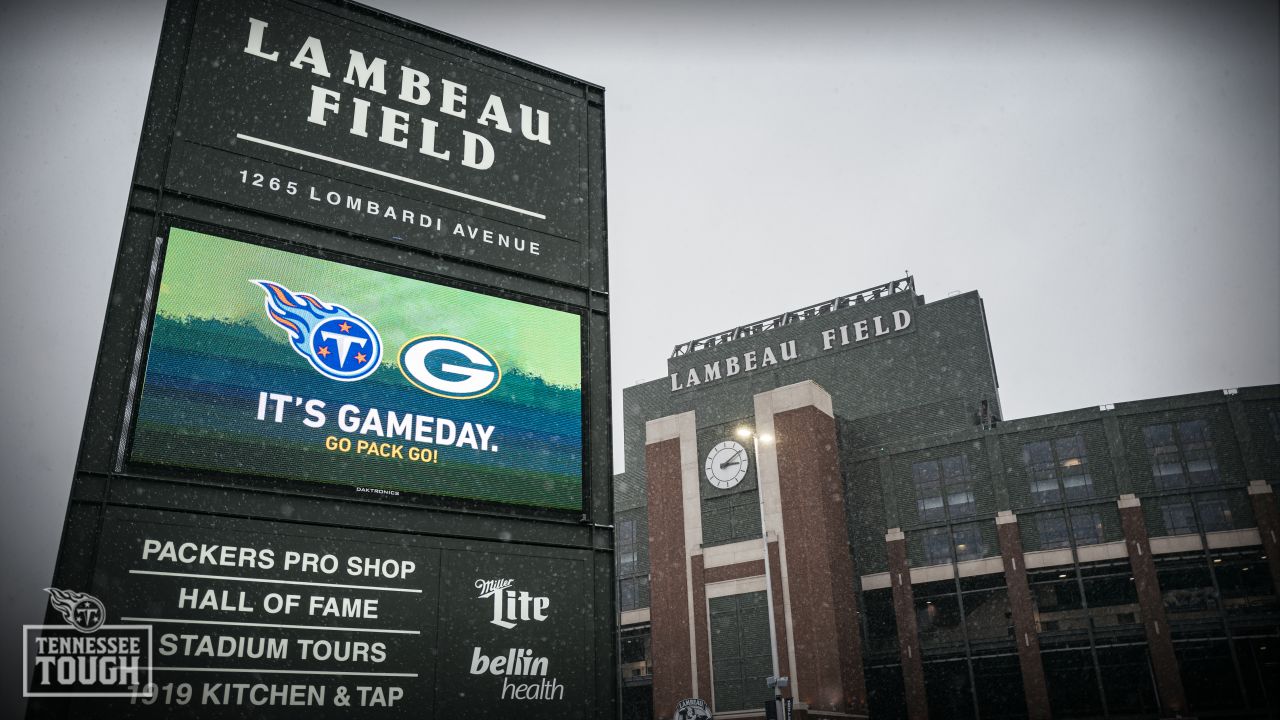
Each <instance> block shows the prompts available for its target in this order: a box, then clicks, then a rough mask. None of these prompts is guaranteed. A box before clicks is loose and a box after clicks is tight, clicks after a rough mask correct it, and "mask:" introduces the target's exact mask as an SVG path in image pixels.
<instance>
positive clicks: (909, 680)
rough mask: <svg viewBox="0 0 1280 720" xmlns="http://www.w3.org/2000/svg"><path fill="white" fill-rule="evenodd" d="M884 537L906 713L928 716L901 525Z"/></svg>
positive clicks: (919, 719)
mask: <svg viewBox="0 0 1280 720" xmlns="http://www.w3.org/2000/svg"><path fill="white" fill-rule="evenodd" d="M884 541H885V552H886V554H887V555H888V557H889V586H890V587H891V588H892V589H893V615H894V617H895V618H896V619H897V621H898V657H899V659H900V660H901V661H902V686H903V689H904V690H905V692H906V697H907V717H908V718H910V719H911V720H927V719H928V717H929V696H928V695H927V694H926V693H925V689H924V663H923V662H922V661H921V659H920V635H919V633H918V632H917V630H916V601H915V596H914V594H913V593H912V592H911V568H910V567H909V566H908V565H907V537H906V535H904V534H903V533H902V530H901V529H900V528H890V529H889V532H888V533H886V534H885V536H884Z"/></svg>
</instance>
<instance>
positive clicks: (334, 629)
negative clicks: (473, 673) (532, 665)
mask: <svg viewBox="0 0 1280 720" xmlns="http://www.w3.org/2000/svg"><path fill="white" fill-rule="evenodd" d="M120 619H121V620H128V621H130V622H139V623H180V624H190V625H235V626H236V627H241V626H243V627H265V628H280V629H284V630H325V631H327V632H364V633H385V634H388V635H421V634H422V631H421V630H395V629H389V628H387V629H384V628H358V627H330V626H328V625H278V624H276V623H255V622H243V621H240V620H189V619H187V618H146V617H122V618H120Z"/></svg>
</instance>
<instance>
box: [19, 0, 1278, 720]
mask: <svg viewBox="0 0 1280 720" xmlns="http://www.w3.org/2000/svg"><path fill="white" fill-rule="evenodd" d="M373 4H374V5H376V6H378V7H381V8H383V9H386V10H388V11H390V12H392V13H396V14H399V15H403V16H405V17H408V18H410V19H412V20H415V21H418V22H421V23H423V24H426V25H430V26H432V27H435V28H438V29H440V30H444V31H446V32H450V33H453V34H455V35H459V36H461V37H464V38H467V39H469V40H473V41H476V42H479V43H482V44H484V45H488V46H490V47H494V48H498V49H501V50H504V51H506V52H509V53H511V54H514V55H517V56H520V57H524V58H526V59H528V60H531V61H534V62H537V63H539V64H542V65H545V66H548V67H551V68H554V69H557V70H560V71H563V72H566V73H569V74H571V75H575V76H578V77H581V78H584V79H587V80H590V81H593V82H596V83H599V84H601V85H604V86H605V87H606V89H607V95H606V97H607V101H608V102H607V114H606V118H607V119H606V122H607V132H608V149H607V151H608V183H609V185H608V187H609V239H610V261H611V268H612V273H611V282H612V287H611V293H612V310H613V315H612V322H613V356H614V360H613V378H614V384H615V388H616V391H615V400H614V402H615V405H619V404H620V403H621V388H622V387H624V386H626V385H631V384H634V383H635V382H638V381H643V380H650V379H654V378H657V377H661V376H663V375H664V374H665V372H666V364H665V361H666V357H667V355H668V354H669V353H670V351H671V347H672V346H673V345H675V344H676V343H678V342H681V341H684V340H689V339H692V338H694V337H698V336H701V335H706V334H710V333H712V332H714V331H717V330H722V329H725V328H728V327H731V326H733V325H736V324H740V323H746V322H749V321H753V320H757V319H761V318H764V317H766V316H769V315H772V314H776V313H778V312H781V311H784V310H789V309H793V308H797V307H800V306H802V305H805V304H809V303H813V302H817V301H821V300H825V299H829V298H831V297H835V296H837V295H840V294H842V293H845V292H849V291H853V290H858V289H861V288H864V287H867V286H870V285H874V284H877V283H880V282H883V281H887V280H891V279H895V278H897V277H900V276H901V275H902V274H903V273H904V271H906V270H910V271H911V272H912V273H913V274H914V275H915V276H916V283H917V288H918V289H919V291H920V292H923V293H924V294H925V295H926V296H927V297H929V298H930V299H936V298H941V297H945V296H946V295H947V294H948V293H950V292H952V291H967V290H971V289H977V290H978V291H980V292H981V294H982V296H983V297H984V299H985V300H986V307H987V313H988V321H989V324H990V328H991V334H992V342H993V349H994V352H995V357H996V364H997V369H998V371H999V374H1000V382H1001V388H1000V389H1001V398H1002V400H1003V403H1004V408H1005V414H1006V416H1007V417H1023V416H1028V415H1036V414H1042V413H1048V412H1056V411H1060V410H1067V409H1072V408H1077V407H1084V406H1089V405H1097V404H1100V403H1106V402H1120V401H1125V400H1134V399H1140V398H1148V397H1157V396H1162V395H1171V394H1178V393H1186V392H1194V391H1200V390H1211V389H1217V388H1225V387H1236V386H1244V385H1256V384H1264V383H1275V382H1280V322H1277V317H1280V280H1278V278H1280V209H1278V208H1280V137H1278V135H1280V130H1278V128H1280V100H1278V88H1280V77H1278V70H1277V68H1280V56H1278V51H1277V47H1278V43H1277V27H1278V26H1280V21H1278V19H1277V5H1276V3H1274V2H1233V3H1204V2H1194V3H1193V2H1176V3H1175V2H1074V3H1054V4H1048V3H1028V2H971V3H949V2H948V3H924V2H914V3H891V2H884V3H836V2H826V3H821V2H786V3H783V2H778V3H771V4H765V3H758V2H757V3H749V2H748V3H744V2H702V3H685V2H648V3H622V2H553V3H515V2H508V3H501V4H495V3H484V2H460V1H458V0H442V1H441V2H434V3H419V2H407V1H399V2H392V1H391V0H378V1H377V2H374V3H373ZM162 12H163V3H162V2H160V1H159V0H147V1H145V2H142V1H136V0H135V1H131V2H110V3H103V2H80V3H68V2H47V3H39V4H37V3H13V2H10V3H7V4H4V5H3V6H2V9H0V98H3V101H2V102H0V116H2V118H3V120H2V122H0V147H2V148H3V151H2V152H3V154H2V155H0V221H2V223H0V227H3V228H4V231H3V232H4V245H3V249H2V250H0V252H2V253H3V255H2V256H0V257H3V263H0V273H3V275H0V277H2V278H3V282H2V283H0V303H2V307H3V308H4V310H5V321H6V322H5V332H4V338H5V340H4V342H0V357H2V360H3V361H2V362H0V372H2V373H3V384H2V385H0V399H2V402H0V407H2V408H3V420H2V422H3V428H2V433H0V453H2V456H3V458H4V459H5V467H6V469H5V470H4V476H5V483H4V488H5V494H4V499H3V502H0V505H2V506H3V507H2V509H0V513H3V514H2V515H0V533H3V535H2V536H0V537H2V538H3V553H0V563H2V565H0V578H3V582H0V617H2V618H3V625H2V626H0V637H6V638H9V640H6V641H5V642H7V643H9V645H8V647H0V660H2V661H3V665H2V666H0V714H5V713H4V712H3V711H4V710H5V709H7V708H9V707H11V703H16V702H17V701H18V700H17V698H18V696H19V695H20V690H19V687H18V685H17V682H18V678H19V672H18V671H17V667H18V664H19V661H20V653H21V651H20V648H19V645H18V635H19V632H18V626H19V625H20V624H21V623H24V622H26V623H32V622H39V621H40V619H41V613H42V607H43V604H44V602H45V597H44V593H43V592H41V588H43V587H45V586H46V585H47V584H48V582H49V579H50V577H51V575H52V568H53V562H54V554H55V552H56V548H57V542H58V536H59V532H60V528H61V522H62V517H63V512H64V509H65V504H66V498H67V493H68V490H69V487H70V482H71V474H72V468H73V466H74V461H75V455H76V448H77V443H78V440H79V436H80V430H81V427H82V423H83V420H84V409H85V403H86V400H87V397H88V390H89V381H90V377H91V374H92V371H93V364H94V357H95V353H96V351H97V346H98V340H99V333H100V331H101V324H102V319H103V314H104V311H105V307H106V303H107V299H108V292H109V290H108V288H109V282H110V277H111V268H112V262H113V259H114V256H115V252H116V247H117V243H118V242H119V236H120V228H121V226H122V223H123V212H124V209H125V201H126V196H127V192H128V188H129V180H130V177H131V175H132V172H133V161H134V155H135V152H136V147H137V142H138V136H139V132H140V130H141V124H142V114H143V109H144V106H145V103H146V97H147V89H148V83H149V79H150V73H151V68H152V64H153V62H154V60H155V49H156V44H157V39H158V36H159V30H160V22H161V16H162ZM628 460H629V461H631V462H634V461H635V459H634V458H629V459H628ZM616 462H617V463H618V469H621V458H618V459H617V461H616Z"/></svg>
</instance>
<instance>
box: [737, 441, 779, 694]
mask: <svg viewBox="0 0 1280 720" xmlns="http://www.w3.org/2000/svg"><path fill="white" fill-rule="evenodd" d="M738 437H740V438H743V439H745V438H747V437H750V438H751V449H752V452H753V453H754V454H755V462H756V495H757V496H759V499H760V546H761V549H762V550H763V551H764V596H765V604H766V605H767V607H766V614H767V615H768V616H769V652H770V654H771V655H772V659H773V677H772V678H771V679H770V680H771V681H770V686H771V687H773V688H774V691H773V709H774V717H779V718H780V717H781V710H782V708H780V707H779V702H778V701H779V700H780V699H781V698H782V688H784V687H786V686H787V685H786V682H785V680H784V679H783V678H779V677H778V630H777V628H776V627H774V623H773V573H772V571H771V570H770V569H769V526H768V524H766V523H765V514H764V488H763V487H762V485H761V482H760V441H761V440H763V441H764V442H766V443H769V442H773V436H771V435H767V434H766V435H760V434H759V433H757V432H756V431H755V430H753V429H752V428H749V427H746V426H743V427H740V428H738Z"/></svg>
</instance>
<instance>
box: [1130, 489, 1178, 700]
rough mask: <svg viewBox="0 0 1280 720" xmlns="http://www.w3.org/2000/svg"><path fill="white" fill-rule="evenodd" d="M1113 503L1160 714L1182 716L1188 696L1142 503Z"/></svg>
mask: <svg viewBox="0 0 1280 720" xmlns="http://www.w3.org/2000/svg"><path fill="white" fill-rule="evenodd" d="M1116 504H1117V505H1119V506H1120V526H1121V528H1122V529H1123V530H1124V542H1125V546H1126V547H1127V548H1128V550H1129V565H1130V567H1131V568H1132V570H1133V580H1134V585H1135V586H1136V587H1137V591H1138V605H1139V606H1140V607H1141V608H1142V625H1143V627H1144V628H1145V629H1146V632H1147V651H1148V652H1149V653H1150V655H1151V669H1152V671H1153V672H1154V674H1155V676H1156V694H1158V695H1159V696H1160V714H1161V715H1162V716H1165V717H1173V716H1177V715H1182V714H1185V713H1186V712H1187V697H1186V694H1185V693H1184V692H1183V689H1182V675H1181V673H1180V672H1179V670H1178V658H1177V656H1175V655H1174V654H1173V638H1172V637H1171V636H1170V635H1169V620H1168V619H1167V618H1166V617H1165V612H1164V597H1163V596H1162V595H1161V592H1160V583H1159V581H1158V580H1157V578H1156V566H1155V562H1153V561H1152V558H1151V542H1150V540H1149V539H1148V537H1147V522H1146V520H1145V519H1144V518H1143V517H1142V503H1141V501H1139V500H1138V498H1137V497H1135V496H1134V495H1121V496H1120V500H1119V501H1118V502H1117V503H1116Z"/></svg>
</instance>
